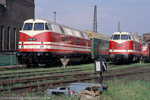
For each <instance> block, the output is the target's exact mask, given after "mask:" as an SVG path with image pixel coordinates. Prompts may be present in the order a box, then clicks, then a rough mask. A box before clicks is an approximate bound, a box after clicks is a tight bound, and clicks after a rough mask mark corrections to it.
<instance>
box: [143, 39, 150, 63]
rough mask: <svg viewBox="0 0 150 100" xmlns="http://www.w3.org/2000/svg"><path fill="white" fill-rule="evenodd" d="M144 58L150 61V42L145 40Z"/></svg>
mask: <svg viewBox="0 0 150 100" xmlns="http://www.w3.org/2000/svg"><path fill="white" fill-rule="evenodd" d="M142 58H143V60H144V61H145V62H146V61H149V59H150V43H149V42H145V41H143V43H142Z"/></svg>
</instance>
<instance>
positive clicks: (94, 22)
mask: <svg viewBox="0 0 150 100" xmlns="http://www.w3.org/2000/svg"><path fill="white" fill-rule="evenodd" d="M93 32H96V33H97V6H96V5H95V6H94V21H93Z"/></svg>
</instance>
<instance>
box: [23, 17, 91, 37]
mask: <svg viewBox="0 0 150 100" xmlns="http://www.w3.org/2000/svg"><path fill="white" fill-rule="evenodd" d="M24 23H50V24H51V25H52V26H53V27H55V26H58V27H62V28H64V29H65V31H66V30H68V29H70V30H69V31H71V30H72V31H74V32H75V33H74V34H70V33H69V32H68V33H69V34H68V35H72V36H76V37H80V38H85V39H89V37H88V35H87V34H86V33H85V32H84V31H80V30H78V29H74V28H71V27H68V26H65V25H61V24H58V23H54V22H51V21H47V20H44V19H28V20H25V21H24ZM53 31H54V30H53ZM55 31H56V32H57V30H55ZM58 33H62V32H58Z"/></svg>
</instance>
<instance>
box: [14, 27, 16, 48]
mask: <svg viewBox="0 0 150 100" xmlns="http://www.w3.org/2000/svg"><path fill="white" fill-rule="evenodd" d="M13 50H16V28H14V34H13Z"/></svg>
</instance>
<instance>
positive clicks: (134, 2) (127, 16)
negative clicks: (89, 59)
mask: <svg viewBox="0 0 150 100" xmlns="http://www.w3.org/2000/svg"><path fill="white" fill-rule="evenodd" d="M94 5H97V16H98V32H99V33H103V34H106V35H109V36H111V34H112V33H113V32H116V31H117V30H118V25H117V24H118V21H120V23H121V31H127V32H132V33H134V32H138V34H140V35H142V34H143V33H147V32H150V6H149V5H150V0H35V17H36V18H41V19H46V20H50V21H53V20H54V14H53V12H55V11H56V12H57V15H56V16H57V23H59V24H63V25H66V26H70V27H72V28H76V29H79V30H93V16H94Z"/></svg>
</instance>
